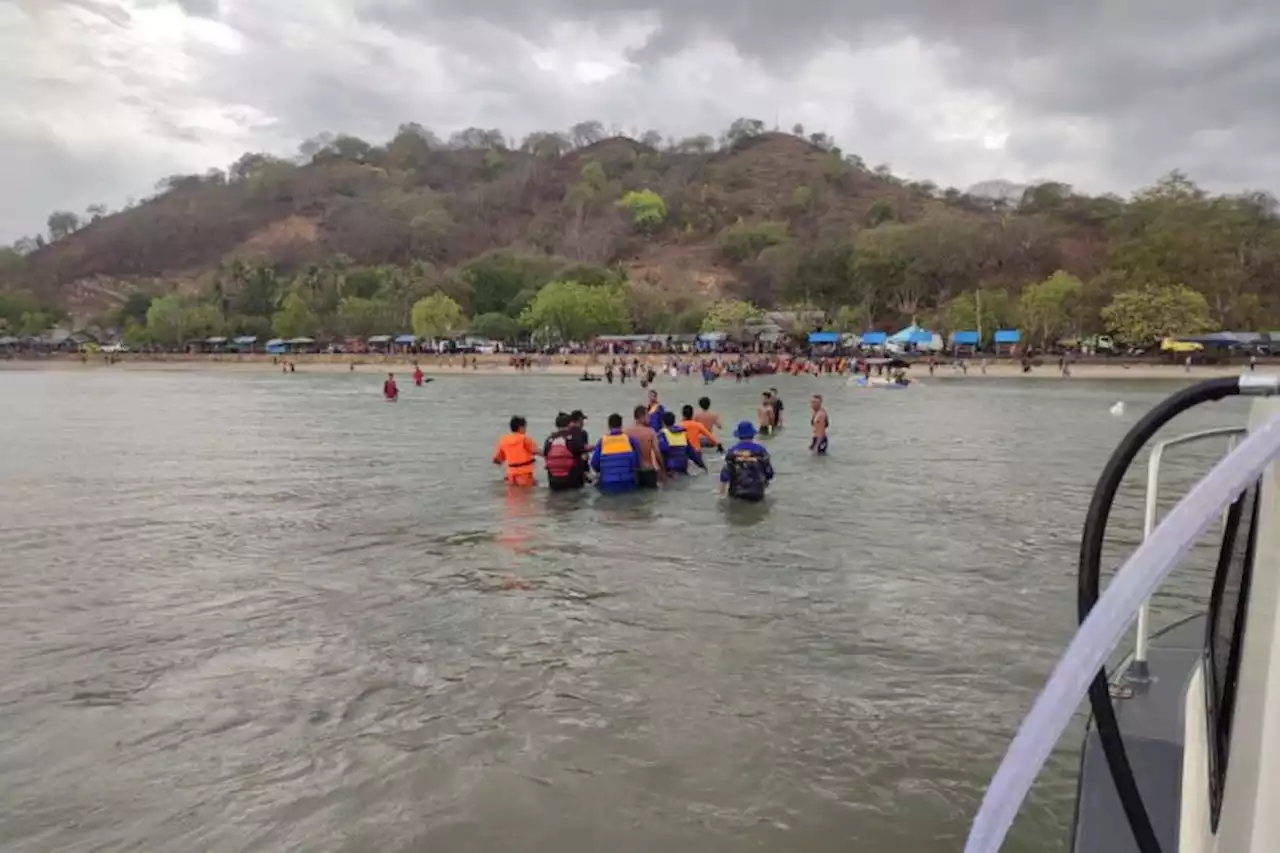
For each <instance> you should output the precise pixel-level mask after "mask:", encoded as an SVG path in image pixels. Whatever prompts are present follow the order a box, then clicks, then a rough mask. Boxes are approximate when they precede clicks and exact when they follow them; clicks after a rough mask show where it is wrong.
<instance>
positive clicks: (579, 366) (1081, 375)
mask: <svg viewBox="0 0 1280 853" xmlns="http://www.w3.org/2000/svg"><path fill="white" fill-rule="evenodd" d="M473 358H474V361H475V366H474V367H473V366H471V365H472V359H473ZM117 359H118V360H117V361H116V362H115V363H114V364H107V363H106V360H105V359H104V357H103V356H102V355H99V354H93V355H89V356H87V357H85V358H84V359H82V358H81V356H80V355H77V354H73V353H68V354H65V355H62V354H60V355H52V356H45V357H40V358H13V359H3V360H0V370H141V371H182V370H219V371H254V372H262V371H280V370H281V361H282V360H281V359H279V358H277V360H276V361H275V362H273V361H272V356H268V355H243V356H234V355H221V356H218V355H163V356H152V355H138V354H128V355H123V356H117ZM283 361H285V362H287V361H292V362H293V364H294V365H295V367H296V370H297V372H299V373H304V372H311V373H317V372H324V373H338V372H352V371H353V367H352V364H353V362H354V372H356V373H368V374H380V373H384V372H395V373H410V372H412V370H413V364H414V362H415V361H416V362H417V363H418V364H420V365H421V366H422V370H423V372H424V373H426V374H428V375H466V376H495V375H496V376H508V375H512V374H515V373H518V372H520V373H524V374H527V375H532V376H538V375H549V376H577V375H581V373H582V370H583V368H584V367H588V366H589V367H590V368H591V370H592V372H593V373H596V374H599V373H600V372H601V366H602V364H603V361H602V360H601V359H599V358H598V357H591V356H582V355H575V356H556V357H555V358H554V360H553V363H552V364H550V365H547V366H546V367H534V368H533V370H531V371H516V370H515V368H513V367H511V365H510V357H509V356H507V355H480V356H475V357H472V356H468V357H467V363H466V366H464V365H463V359H462V357H461V356H452V357H450V356H418V357H416V358H415V357H411V356H400V355H394V356H380V355H359V356H351V355H297V356H291V357H289V358H288V359H284V360H283ZM648 361H649V362H650V363H652V364H653V365H654V366H655V367H657V366H660V365H661V364H662V363H663V361H664V359H663V358H662V357H658V356H652V357H650V358H649V359H648ZM1258 368H1259V370H1261V371H1264V372H1265V371H1268V370H1276V369H1280V365H1273V364H1262V363H1260V364H1259V366H1258ZM1246 370H1247V367H1245V366H1244V365H1213V366H1198V365H1197V366H1192V367H1191V368H1190V369H1189V370H1188V369H1187V368H1186V367H1185V366H1183V365H1178V364H1162V363H1153V362H1140V361H1120V360H1115V361H1099V362H1086V363H1077V364H1074V365H1072V368H1071V376H1070V377H1064V376H1062V375H1061V373H1059V371H1058V369H1057V366H1056V364H1053V363H1046V364H1043V365H1041V366H1039V367H1036V368H1033V369H1032V371H1031V372H1030V373H1023V372H1022V370H1021V367H1020V366H1019V364H1018V363H1017V362H1015V361H1010V360H1008V359H1002V360H995V359H992V360H989V361H988V362H987V365H986V370H985V372H984V371H983V370H982V369H981V367H980V366H979V365H978V364H977V363H975V362H969V370H968V372H967V373H966V372H962V371H961V370H960V369H959V368H957V367H953V366H952V365H950V364H946V363H941V364H939V365H938V366H937V368H936V370H935V372H934V375H932V376H930V375H929V373H928V369H927V368H926V367H924V366H923V365H917V366H915V367H913V368H912V369H911V371H910V375H911V376H912V378H914V379H916V380H920V381H971V380H973V381H976V380H983V379H1023V380H1034V381H1055V382H1063V381H1071V380H1072V379H1087V380H1129V381H1136V380H1166V381H1174V380H1181V381H1186V382H1193V381H1197V380H1200V379H1206V378H1210V377H1215V376H1237V375H1239V374H1240V373H1242V372H1244V371H1246Z"/></svg>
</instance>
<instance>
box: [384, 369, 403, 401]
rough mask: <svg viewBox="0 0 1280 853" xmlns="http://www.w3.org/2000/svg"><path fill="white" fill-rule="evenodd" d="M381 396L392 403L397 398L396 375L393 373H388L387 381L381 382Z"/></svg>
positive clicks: (398, 395) (398, 389) (398, 392)
mask: <svg viewBox="0 0 1280 853" xmlns="http://www.w3.org/2000/svg"><path fill="white" fill-rule="evenodd" d="M382 396H384V397H386V398H387V399H388V400H390V401H391V402H393V403H394V402H395V401H396V400H397V399H399V397H400V388H399V387H398V386H397V385H396V375H395V374H394V373H388V374H387V381H386V382H383V383H382Z"/></svg>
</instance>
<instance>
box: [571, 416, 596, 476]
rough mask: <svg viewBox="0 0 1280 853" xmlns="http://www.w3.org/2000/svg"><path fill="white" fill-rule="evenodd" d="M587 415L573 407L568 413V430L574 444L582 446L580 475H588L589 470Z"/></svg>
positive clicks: (589, 450)
mask: <svg viewBox="0 0 1280 853" xmlns="http://www.w3.org/2000/svg"><path fill="white" fill-rule="evenodd" d="M586 420H587V416H586V415H584V414H583V413H582V409H574V410H573V411H572V412H570V413H569V430H570V431H571V432H572V434H573V435H574V442H575V443H576V446H579V447H581V448H582V455H581V459H582V476H583V477H584V478H588V477H590V472H591V438H590V437H589V436H588V435H587V428H586Z"/></svg>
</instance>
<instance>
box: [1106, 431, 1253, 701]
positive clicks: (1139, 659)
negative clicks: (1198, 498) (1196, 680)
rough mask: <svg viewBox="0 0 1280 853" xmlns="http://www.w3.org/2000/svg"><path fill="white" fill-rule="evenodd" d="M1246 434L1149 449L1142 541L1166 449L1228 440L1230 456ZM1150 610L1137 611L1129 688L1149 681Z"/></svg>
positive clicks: (1210, 434) (1198, 437) (1179, 439)
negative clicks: (1206, 441) (1238, 439)
mask: <svg viewBox="0 0 1280 853" xmlns="http://www.w3.org/2000/svg"><path fill="white" fill-rule="evenodd" d="M1247 431H1248V430H1246V429H1245V428H1244V427H1215V428H1214V429H1203V430H1200V431H1198V432H1189V433H1186V434H1185V435H1179V436H1176V437H1174V438H1170V439H1166V440H1165V441H1161V442H1159V443H1158V444H1156V445H1155V446H1153V447H1152V448H1151V455H1150V456H1148V457H1147V493H1146V496H1145V501H1144V505H1143V515H1142V541H1144V542H1145V541H1146V540H1147V538H1148V537H1150V536H1151V532H1152V531H1153V530H1155V529H1156V512H1157V511H1158V509H1159V506H1158V504H1159V498H1160V463H1161V461H1163V459H1164V451H1165V449H1166V448H1169V447H1178V446H1180V445H1183V444H1191V443H1192V442H1196V441H1204V440H1205V439H1210V438H1220V437H1223V436H1226V437H1227V438H1228V443H1227V452H1228V453H1230V452H1231V450H1232V449H1233V448H1234V447H1235V439H1236V436H1239V435H1243V434H1244V433H1245V432H1247ZM1224 517H1225V516H1224ZM1150 607H1151V599H1146V600H1145V601H1143V602H1142V606H1141V608H1139V610H1138V627H1137V629H1136V638H1135V641H1134V646H1133V660H1132V662H1131V663H1130V664H1129V667H1128V669H1126V670H1125V673H1124V680H1125V682H1127V683H1130V684H1144V683H1146V682H1148V681H1150V680H1151V674H1150V671H1149V670H1148V668H1147V649H1148V644H1149V643H1150V639H1151V638H1150V619H1151V612H1150Z"/></svg>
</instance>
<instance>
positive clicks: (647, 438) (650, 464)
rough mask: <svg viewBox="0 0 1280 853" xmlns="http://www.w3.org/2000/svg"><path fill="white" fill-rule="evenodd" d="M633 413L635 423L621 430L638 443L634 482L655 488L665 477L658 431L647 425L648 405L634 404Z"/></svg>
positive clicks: (644, 486) (643, 487) (645, 487)
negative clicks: (638, 449)
mask: <svg viewBox="0 0 1280 853" xmlns="http://www.w3.org/2000/svg"><path fill="white" fill-rule="evenodd" d="M634 415H635V423H633V424H632V425H631V426H629V427H627V428H626V429H625V430H623V432H625V433H626V434H627V435H629V436H631V437H632V438H634V439H635V440H636V444H638V445H640V470H639V471H638V472H637V474H636V482H637V484H638V485H639V486H640V488H642V489H656V488H658V482H659V481H661V480H665V479H666V477H667V466H666V465H663V464H662V454H661V453H660V452H659V450H658V433H656V432H655V431H654V430H653V428H652V427H650V426H649V407H648V406H636V409H635V412H634Z"/></svg>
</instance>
